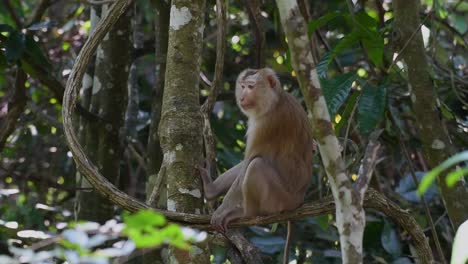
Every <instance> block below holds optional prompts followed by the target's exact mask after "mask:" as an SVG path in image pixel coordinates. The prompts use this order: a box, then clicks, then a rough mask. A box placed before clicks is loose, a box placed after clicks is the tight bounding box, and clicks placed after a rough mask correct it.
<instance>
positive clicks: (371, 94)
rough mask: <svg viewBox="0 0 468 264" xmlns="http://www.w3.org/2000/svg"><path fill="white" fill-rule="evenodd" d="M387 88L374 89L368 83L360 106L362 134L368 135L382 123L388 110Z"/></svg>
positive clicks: (359, 119) (359, 120)
mask: <svg viewBox="0 0 468 264" xmlns="http://www.w3.org/2000/svg"><path fill="white" fill-rule="evenodd" d="M386 94H387V91H386V87H385V86H379V87H374V86H372V85H370V84H368V83H366V84H365V85H364V88H363V89H362V94H361V98H360V99H359V105H358V108H357V109H358V115H357V120H358V128H359V130H360V131H361V133H363V134H365V135H368V134H369V133H370V132H372V131H373V129H374V128H375V127H376V126H377V124H378V123H379V122H380V121H382V119H383V114H384V111H385V108H386V102H387V100H386V98H387V97H386Z"/></svg>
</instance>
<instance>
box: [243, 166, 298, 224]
mask: <svg viewBox="0 0 468 264" xmlns="http://www.w3.org/2000/svg"><path fill="white" fill-rule="evenodd" d="M286 185H287V183H285V182H282V181H281V177H280V175H279V174H278V172H277V170H276V169H275V168H274V167H273V166H272V165H270V164H269V163H268V162H267V161H265V160H264V159H263V158H261V157H257V158H255V159H253V160H252V161H251V162H250V164H249V166H248V168H247V171H246V173H245V177H244V180H243V182H242V190H243V192H242V195H243V208H244V213H245V214H244V216H257V215H265V214H272V213H277V212H282V211H285V210H289V209H294V208H295V207H297V205H296V200H297V199H296V198H295V194H291V193H289V192H287V191H286V188H285V187H286Z"/></svg>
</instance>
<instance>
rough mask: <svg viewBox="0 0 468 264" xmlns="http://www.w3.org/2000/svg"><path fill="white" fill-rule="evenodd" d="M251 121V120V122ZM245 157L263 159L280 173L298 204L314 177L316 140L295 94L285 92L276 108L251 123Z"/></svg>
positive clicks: (286, 187) (280, 96) (281, 94)
mask: <svg viewBox="0 0 468 264" xmlns="http://www.w3.org/2000/svg"><path fill="white" fill-rule="evenodd" d="M249 121H250V120H249ZM249 126H253V127H249V133H248V135H247V148H246V152H245V158H246V159H247V158H249V157H253V156H260V157H262V158H264V159H265V160H266V161H267V162H269V163H270V164H271V165H272V166H273V167H274V168H275V169H276V170H277V171H278V173H279V175H280V177H281V181H282V182H283V184H284V186H285V189H286V190H287V191H288V192H290V193H294V194H297V195H296V196H297V199H298V202H299V203H302V200H303V197H304V195H305V192H306V190H307V187H308V185H309V183H310V179H311V175H312V157H313V149H314V145H313V139H312V129H311V126H310V123H309V120H308V118H307V114H306V112H305V111H304V109H303V108H302V106H301V105H300V104H299V102H298V101H297V100H296V98H294V97H293V96H292V95H290V94H288V93H286V92H282V93H280V94H279V101H278V103H277V104H276V105H275V107H274V108H273V109H272V110H271V111H269V112H268V113H266V114H265V115H264V116H262V117H261V118H258V119H257V120H255V122H254V123H253V122H249Z"/></svg>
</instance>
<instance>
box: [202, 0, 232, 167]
mask: <svg viewBox="0 0 468 264" xmlns="http://www.w3.org/2000/svg"><path fill="white" fill-rule="evenodd" d="M226 10H227V9H226V0H216V16H217V20H218V35H217V39H216V63H215V73H214V78H213V82H212V83H211V90H210V94H209V95H208V98H207V99H206V101H205V103H204V104H203V105H202V107H201V111H202V115H203V120H204V121H203V124H204V125H203V140H204V143H205V156H206V162H207V167H208V168H210V171H209V172H210V175H211V176H214V175H215V174H216V171H217V170H216V146H215V139H214V134H213V130H212V129H211V123H210V113H211V111H212V110H213V107H214V104H215V102H216V97H217V96H218V93H219V90H220V86H221V84H222V80H223V68H224V53H225V50H226V23H227V22H226V21H227V18H226V17H227V14H226ZM200 74H202V73H200ZM202 80H203V78H202ZM207 83H209V81H207Z"/></svg>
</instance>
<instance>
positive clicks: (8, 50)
mask: <svg viewBox="0 0 468 264" xmlns="http://www.w3.org/2000/svg"><path fill="white" fill-rule="evenodd" d="M24 48H25V36H24V34H22V33H20V32H18V31H12V32H10V34H9V36H8V38H7V40H6V41H5V55H6V58H7V60H8V61H17V60H18V59H20V58H21V56H22V55H23V52H24Z"/></svg>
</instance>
